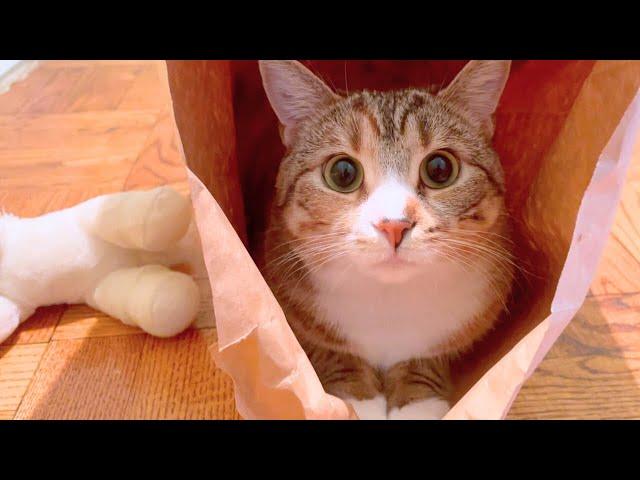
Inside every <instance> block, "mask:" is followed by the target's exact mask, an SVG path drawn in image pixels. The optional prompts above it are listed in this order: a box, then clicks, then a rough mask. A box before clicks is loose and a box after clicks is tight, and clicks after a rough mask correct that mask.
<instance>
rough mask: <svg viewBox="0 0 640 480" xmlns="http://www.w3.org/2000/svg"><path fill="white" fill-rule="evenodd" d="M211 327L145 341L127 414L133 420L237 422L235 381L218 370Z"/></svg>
mask: <svg viewBox="0 0 640 480" xmlns="http://www.w3.org/2000/svg"><path fill="white" fill-rule="evenodd" d="M213 341H215V333H214V331H213V330H211V329H205V330H189V331H187V332H185V333H183V334H182V335H179V336H177V337H175V338H171V339H159V338H154V337H150V336H149V337H147V341H146V343H145V347H144V351H143V353H142V357H141V359H140V369H139V370H138V374H137V375H136V381H135V383H134V391H135V392H136V394H135V398H134V400H133V402H132V405H131V407H130V408H129V409H128V410H127V413H126V418H132V419H140V418H142V419H145V418H146V419H152V418H154V419H237V418H239V417H238V414H237V412H236V410H235V403H234V399H233V383H232V382H231V379H230V378H228V377H227V375H225V374H224V373H222V372H221V371H220V370H217V369H216V367H215V364H214V362H213V359H212V357H211V354H210V353H209V345H210V344H211V343H212V342H213Z"/></svg>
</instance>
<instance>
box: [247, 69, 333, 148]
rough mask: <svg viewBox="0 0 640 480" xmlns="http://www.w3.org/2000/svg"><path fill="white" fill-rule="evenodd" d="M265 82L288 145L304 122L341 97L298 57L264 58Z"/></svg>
mask: <svg viewBox="0 0 640 480" xmlns="http://www.w3.org/2000/svg"><path fill="white" fill-rule="evenodd" d="M259 67H260V74H261V75H262V84H263V85H264V90H265V92H266V93H267V98H268V99H269V102H270V103H271V107H272V108H273V110H274V112H275V113H276V115H277V117H278V119H279V120H280V123H281V124H282V129H281V136H282V141H283V143H284V144H285V145H286V146H289V145H290V144H291V142H292V141H293V139H294V137H295V134H296V131H297V129H298V127H299V126H300V124H301V122H303V121H304V120H305V119H307V118H309V117H310V116H311V115H312V114H313V113H314V112H316V111H318V109H319V108H320V107H322V106H325V105H328V104H330V103H331V102H333V101H335V100H337V99H338V98H339V97H338V95H336V94H335V93H333V91H331V89H330V88H329V87H328V86H327V85H326V84H325V83H324V82H323V81H322V80H320V79H319V78H318V77H316V76H315V75H314V74H313V73H311V71H310V70H309V69H308V68H306V67H305V66H304V65H302V64H301V63H300V62H297V61H294V60H260V62H259Z"/></svg>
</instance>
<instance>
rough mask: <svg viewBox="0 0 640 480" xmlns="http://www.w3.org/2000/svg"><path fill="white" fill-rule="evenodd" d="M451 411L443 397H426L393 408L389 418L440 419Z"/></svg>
mask: <svg viewBox="0 0 640 480" xmlns="http://www.w3.org/2000/svg"><path fill="white" fill-rule="evenodd" d="M448 411H449V404H448V403H447V402H446V401H445V400H443V399H441V398H436V397H432V398H425V399H424V400H418V401H417V402H413V403H408V404H407V405H405V406H404V407H401V408H392V409H391V411H390V412H389V415H388V419H389V420H440V419H441V418H442V417H444V416H445V415H446V413H447V412H448Z"/></svg>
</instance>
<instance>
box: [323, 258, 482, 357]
mask: <svg viewBox="0 0 640 480" xmlns="http://www.w3.org/2000/svg"><path fill="white" fill-rule="evenodd" d="M344 271H345V269H344V265H341V266H330V267H327V268H325V269H323V271H322V272H319V273H318V274H316V275H314V282H315V284H316V286H317V288H318V291H319V294H318V296H317V298H316V306H317V311H318V314H319V316H320V318H321V319H322V320H323V321H325V322H326V323H327V324H329V325H331V326H333V327H335V328H337V330H338V331H339V332H340V333H341V335H342V336H344V337H345V338H346V339H347V340H348V341H349V343H350V345H351V346H352V348H353V351H354V352H355V353H357V354H359V355H360V356H362V357H363V358H364V359H365V360H367V361H368V362H369V363H371V364H372V365H376V366H378V367H381V368H388V367H390V366H392V365H394V364H395V363H397V362H400V361H404V360H408V359H411V358H421V357H428V356H429V355H432V354H433V349H434V348H435V347H436V346H438V345H440V344H442V343H443V342H445V341H446V340H447V339H448V338H449V337H450V336H451V335H452V334H453V333H455V332H456V331H457V330H459V329H460V328H461V327H462V326H464V325H465V324H467V323H468V322H470V321H471V320H472V319H473V317H474V314H477V313H478V312H482V311H483V310H484V308H486V306H487V305H488V303H489V302H490V301H491V300H492V298H493V297H492V296H491V295H490V294H489V293H490V292H491V287H490V284H489V281H488V279H487V277H486V275H485V274H484V273H483V272H482V269H478V270H477V271H469V270H468V269H463V268H461V267H458V266H455V265H452V264H440V265H435V266H434V267H433V268H431V269H429V271H425V273H424V274H421V275H419V276H416V277H413V278H411V280H409V281H407V282H403V283H391V284H389V283H382V282H379V281H378V280H376V279H373V278H371V277H369V276H367V275H365V274H363V273H361V272H358V270H357V269H356V268H353V269H350V271H349V273H348V274H347V275H344V274H340V273H342V272H344Z"/></svg>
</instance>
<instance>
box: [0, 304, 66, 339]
mask: <svg viewBox="0 0 640 480" xmlns="http://www.w3.org/2000/svg"><path fill="white" fill-rule="evenodd" d="M65 308H66V307H65V306H64V305H54V306H51V307H40V308H38V309H37V310H36V313H34V314H33V315H31V317H30V318H28V319H26V320H25V321H24V322H23V323H22V324H21V325H20V326H19V327H18V329H17V330H16V331H15V332H14V333H13V335H11V336H10V337H9V338H7V339H6V340H5V341H4V342H3V343H2V346H8V345H22V344H26V343H47V342H49V340H51V337H52V336H53V331H54V330H55V328H56V325H57V324H58V322H59V321H60V318H61V317H62V314H63V312H64V311H65Z"/></svg>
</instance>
